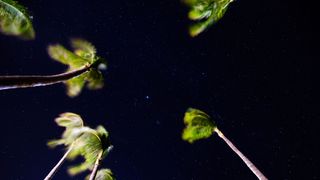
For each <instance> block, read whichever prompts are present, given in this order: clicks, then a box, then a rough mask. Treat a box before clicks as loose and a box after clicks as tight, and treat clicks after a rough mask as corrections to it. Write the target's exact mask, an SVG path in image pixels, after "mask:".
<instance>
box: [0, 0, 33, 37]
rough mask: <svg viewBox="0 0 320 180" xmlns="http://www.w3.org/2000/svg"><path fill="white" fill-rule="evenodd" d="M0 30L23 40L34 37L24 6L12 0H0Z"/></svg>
mask: <svg viewBox="0 0 320 180" xmlns="http://www.w3.org/2000/svg"><path fill="white" fill-rule="evenodd" d="M0 32H2V33H3V34H6V35H13V36H17V37H20V38H22V39H25V40H30V39H34V38H35V32H34V29H33V27H32V23H31V20H30V16H29V15H28V13H27V10H26V8H24V7H23V6H21V5H20V4H18V3H17V2H16V1H13V0H0Z"/></svg>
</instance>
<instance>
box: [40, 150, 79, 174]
mask: <svg viewBox="0 0 320 180" xmlns="http://www.w3.org/2000/svg"><path fill="white" fill-rule="evenodd" d="M72 149H73V144H71V146H70V147H69V149H68V151H67V152H66V153H64V155H63V157H62V158H61V159H60V161H59V162H58V163H57V164H56V165H55V166H54V167H53V168H52V169H51V171H50V172H49V174H48V175H47V176H46V177H45V178H44V180H50V179H52V178H53V176H54V174H55V173H56V172H57V171H58V170H59V168H60V166H61V165H62V164H63V162H64V161H65V160H66V158H67V156H68V154H69V153H70V152H71V150H72Z"/></svg>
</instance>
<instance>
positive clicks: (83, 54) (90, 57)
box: [48, 39, 106, 97]
mask: <svg viewBox="0 0 320 180" xmlns="http://www.w3.org/2000/svg"><path fill="white" fill-rule="evenodd" d="M71 45H72V47H73V49H74V52H71V51H69V50H67V49H66V48H64V47H63V46H62V45H60V44H56V45H50V46H49V47H48V53H49V55H50V57H51V58H52V59H54V60H56V61H58V62H61V63H63V64H65V65H68V66H69V68H68V71H74V70H78V69H81V68H85V67H86V66H88V67H90V69H89V70H88V71H87V72H84V73H83V74H81V75H80V76H78V77H75V78H73V79H70V80H68V81H66V82H65V84H66V87H67V94H68V95H69V96H70V97H75V96H77V95H79V94H80V92H81V91H82V89H83V87H85V86H86V87H87V88H88V89H100V88H102V87H103V85H104V82H103V75H102V73H101V72H100V70H101V68H100V67H106V61H105V60H104V59H102V58H100V57H98V56H96V49H95V47H94V46H93V45H92V44H91V43H89V42H87V41H85V40H82V39H72V40H71Z"/></svg>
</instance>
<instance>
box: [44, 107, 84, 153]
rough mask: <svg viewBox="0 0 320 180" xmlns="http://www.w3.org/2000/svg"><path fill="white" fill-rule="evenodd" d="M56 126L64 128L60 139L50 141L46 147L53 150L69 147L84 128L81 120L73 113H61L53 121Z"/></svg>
mask: <svg viewBox="0 0 320 180" xmlns="http://www.w3.org/2000/svg"><path fill="white" fill-rule="evenodd" d="M55 122H56V123H57V124H58V126H61V127H65V131H64V132H63V134H62V137H61V139H57V140H50V141H49V142H48V146H49V147H51V148H54V147H56V146H58V145H65V146H70V145H71V144H72V143H73V142H74V141H75V140H76V139H77V138H78V137H79V136H80V135H81V130H80V129H82V128H84V126H83V120H82V118H81V117H80V116H79V115H77V114H75V113H70V112H67V113H63V114H60V116H59V117H58V118H56V119H55Z"/></svg>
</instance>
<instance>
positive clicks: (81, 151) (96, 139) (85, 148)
mask: <svg viewBox="0 0 320 180" xmlns="http://www.w3.org/2000/svg"><path fill="white" fill-rule="evenodd" d="M110 147H112V146H111V145H110V143H109V139H108V132H107V131H106V130H105V129H104V128H103V127H102V126H98V127H97V128H96V129H95V130H93V129H87V130H86V131H85V132H84V134H83V135H82V136H80V137H79V139H78V140H77V143H76V144H75V147H74V148H73V149H74V150H72V151H71V152H70V155H69V159H74V158H76V157H78V156H82V157H83V158H84V162H82V163H81V164H79V165H76V166H72V167H70V168H69V169H68V172H69V174H70V175H76V174H79V173H81V172H84V171H86V170H92V168H93V166H94V163H95V162H96V160H97V157H99V153H103V155H102V157H101V158H104V157H106V155H107V154H108V153H109V151H110Z"/></svg>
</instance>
